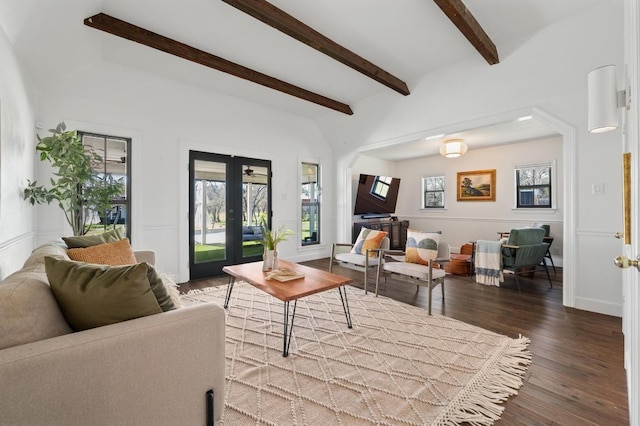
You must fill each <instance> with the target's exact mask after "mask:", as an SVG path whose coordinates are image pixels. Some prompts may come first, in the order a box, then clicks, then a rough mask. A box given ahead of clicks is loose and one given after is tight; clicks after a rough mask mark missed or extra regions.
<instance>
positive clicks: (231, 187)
mask: <svg viewBox="0 0 640 426" xmlns="http://www.w3.org/2000/svg"><path fill="white" fill-rule="evenodd" d="M196 160H200V161H209V162H217V163H224V164H225V166H226V173H225V178H226V193H225V197H226V212H225V213H226V216H225V217H226V226H225V242H226V257H225V258H224V259H222V260H215V261H211V262H199V263H195V232H194V230H195V221H194V219H195V218H194V216H195V211H194V205H195V203H194V199H195V185H194V180H195V167H194V165H195V161H196ZM247 165H250V166H256V167H265V168H266V169H267V176H266V177H267V203H268V206H269V208H268V212H267V221H268V225H269V227H271V217H272V204H271V161H270V160H262V159H256V158H247V157H238V156H232V155H224V154H215V153H210V152H203V151H194V150H190V151H189V279H190V280H194V279H200V278H207V277H212V276H216V275H221V274H222V268H223V267H224V266H226V265H233V264H238V263H247V262H255V261H258V260H262V256H261V255H255V256H250V257H249V256H248V257H243V238H242V225H243V223H242V203H243V199H242V198H243V197H242V189H243V175H244V169H243V166H247Z"/></svg>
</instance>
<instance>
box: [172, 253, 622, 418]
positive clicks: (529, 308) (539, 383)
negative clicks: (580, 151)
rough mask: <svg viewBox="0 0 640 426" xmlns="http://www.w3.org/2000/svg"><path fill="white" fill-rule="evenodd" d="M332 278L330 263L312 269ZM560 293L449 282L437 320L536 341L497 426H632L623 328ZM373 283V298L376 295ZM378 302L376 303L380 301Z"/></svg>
mask: <svg viewBox="0 0 640 426" xmlns="http://www.w3.org/2000/svg"><path fill="white" fill-rule="evenodd" d="M304 264H305V265H307V266H311V267H316V268H319V269H324V270H328V266H329V260H328V259H319V260H314V261H310V262H304ZM333 271H334V272H335V273H337V274H340V275H345V276H349V277H351V278H353V280H354V282H353V285H354V286H355V287H359V288H363V274H362V272H358V271H354V270H352V269H349V268H345V267H341V266H337V265H336V266H334V270H333ZM551 277H552V279H553V288H551V289H550V288H549V283H548V281H547V280H546V277H544V274H543V273H537V274H536V277H535V278H533V279H528V278H523V279H521V286H522V291H521V292H518V290H517V287H516V284H515V280H514V278H513V276H507V277H506V278H505V283H504V284H503V287H500V288H498V287H488V286H484V285H478V284H476V283H475V281H473V280H472V279H470V278H468V277H464V276H457V275H448V276H447V280H446V284H445V302H444V303H442V298H441V292H440V289H439V288H436V289H435V290H434V292H433V297H434V300H433V308H432V309H433V311H432V312H433V313H434V314H442V315H446V316H448V317H451V318H455V319H458V320H460V321H464V322H466V323H469V324H473V325H476V326H479V327H483V328H485V329H487V330H491V331H494V332H496V333H501V334H504V335H507V336H511V337H517V336H518V335H523V336H526V337H528V338H529V339H531V345H530V346H529V349H530V350H531V353H532V355H533V359H532V364H531V366H530V367H529V369H528V370H527V373H526V376H525V383H524V385H523V386H522V388H521V389H520V390H519V392H518V395H515V396H513V397H511V398H509V400H508V401H507V402H506V403H504V407H505V411H504V413H503V414H502V419H501V420H500V421H499V422H497V423H496V425H627V424H629V421H628V406H627V392H626V377H625V370H624V365H623V336H622V320H621V319H620V318H616V317H611V316H607V315H601V314H595V313H591V312H585V311H581V310H577V309H572V308H566V307H564V306H562V269H561V268H558V271H557V274H555V275H554V274H553V270H551ZM226 283H227V277H216V278H212V279H206V280H199V281H192V282H189V283H184V284H182V285H181V286H180V288H181V291H183V292H186V291H188V290H191V289H195V288H202V287H208V286H215V285H221V284H226ZM373 287H374V284H373V280H372V279H371V278H370V282H369V290H370V291H373ZM380 294H381V295H383V296H387V297H391V298H393V299H396V300H399V301H402V302H405V303H408V304H411V305H415V306H420V307H426V306H427V305H426V304H427V291H426V289H424V288H422V289H420V291H419V292H416V287H415V286H414V285H412V284H410V283H406V282H402V281H396V280H393V279H389V280H388V281H387V282H386V284H385V283H381V288H380ZM372 297H373V295H372Z"/></svg>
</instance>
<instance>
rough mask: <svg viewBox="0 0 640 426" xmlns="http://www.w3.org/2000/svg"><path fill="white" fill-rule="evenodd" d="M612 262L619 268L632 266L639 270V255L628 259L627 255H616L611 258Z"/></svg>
mask: <svg viewBox="0 0 640 426" xmlns="http://www.w3.org/2000/svg"><path fill="white" fill-rule="evenodd" d="M613 263H614V264H615V265H616V266H617V267H618V268H620V269H626V268H629V267H631V266H634V267H635V268H636V269H638V271H640V255H638V257H636V258H635V259H629V258H628V257H627V256H618V257H616V258H615V259H613Z"/></svg>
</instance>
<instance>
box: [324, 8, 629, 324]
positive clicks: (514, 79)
mask: <svg viewBox="0 0 640 426" xmlns="http://www.w3.org/2000/svg"><path fill="white" fill-rule="evenodd" d="M622 6H623V4H622V1H620V0H615V1H610V2H605V3H604V4H602V5H599V6H596V7H594V8H592V9H589V10H587V11H586V12H584V13H582V14H580V15H576V16H573V17H570V18H568V19H565V20H562V21H559V22H557V23H556V24H554V25H551V26H549V27H547V28H545V29H543V30H541V31H539V32H537V33H535V34H533V35H531V36H530V37H528V38H525V39H522V40H517V41H515V42H511V43H510V44H508V45H499V46H498V51H499V53H500V57H501V62H500V63H499V64H497V65H494V66H489V65H487V64H486V62H484V61H483V60H482V58H480V57H474V58H470V59H468V60H466V61H464V62H460V63H458V64H456V65H453V66H450V67H447V68H444V69H441V70H439V71H436V72H433V73H431V74H428V75H425V76H422V77H421V78H419V79H417V80H415V81H409V87H410V90H411V92H412V93H411V95H410V96H407V97H401V96H398V95H397V94H394V93H391V92H390V91H388V90H386V91H381V92H380V93H379V94H377V95H376V96H372V97H370V98H368V99H366V100H364V101H362V102H359V103H357V104H356V105H354V106H353V109H354V112H355V114H354V116H352V117H339V116H329V115H327V116H326V117H323V118H322V119H321V120H319V121H318V123H319V126H320V128H321V130H322V132H323V134H324V135H325V137H326V139H327V140H329V142H330V143H331V144H332V145H333V146H334V147H335V149H336V159H337V172H338V177H337V179H338V180H339V181H343V182H345V187H346V184H347V183H348V182H349V181H350V179H351V172H350V171H349V168H350V167H351V165H352V164H353V159H354V157H357V155H358V154H357V153H358V152H359V151H362V150H364V149H366V147H367V146H368V145H371V146H374V145H379V144H380V143H382V142H384V141H388V140H393V139H401V138H402V137H403V136H408V135H419V134H424V135H425V136H426V135H429V134H436V133H439V131H438V130H439V129H445V128H446V129H452V130H453V129H454V128H455V125H456V123H470V122H474V121H482V120H484V119H487V118H488V117H492V116H496V115H501V114H506V113H509V112H512V111H516V110H522V109H532V108H538V109H540V110H542V111H545V112H546V113H547V114H549V116H551V117H554V118H555V119H557V120H559V121H561V122H563V123H567V124H568V126H569V127H571V128H572V129H571V130H570V131H569V133H572V137H573V139H574V142H575V143H574V142H570V143H568V144H567V146H565V149H567V150H568V151H565V152H569V156H565V157H566V158H565V159H564V160H565V161H568V162H569V163H570V164H571V165H572V169H571V170H569V171H568V172H569V173H570V174H569V175H568V176H567V178H568V183H567V184H568V185H569V186H570V187H571V189H572V192H571V193H569V194H567V197H568V198H569V199H570V203H569V204H568V205H565V209H566V214H568V215H569V216H570V217H569V219H571V220H570V222H572V228H571V231H570V232H571V234H570V235H567V234H566V232H567V231H565V235H564V237H565V238H564V239H565V241H564V245H565V247H575V248H574V249H573V251H572V253H567V252H566V250H565V253H564V259H565V262H566V261H568V259H569V258H573V259H575V260H572V262H573V268H571V269H572V270H575V275H574V276H572V277H570V281H571V282H570V283H569V284H570V287H571V288H572V289H571V291H570V292H569V293H565V300H564V303H565V304H566V305H568V306H574V307H578V308H583V309H587V310H591V311H595V312H601V313H607V314H613V315H621V302H622V293H621V278H620V272H619V271H618V270H617V269H616V268H615V267H613V266H612V262H611V259H612V258H614V257H615V256H617V255H618V254H620V243H619V242H618V241H617V240H615V239H614V238H613V237H612V236H613V234H614V233H615V232H617V231H619V230H620V226H621V220H620V218H621V199H622V196H621V188H620V164H621V160H620V157H621V146H622V144H621V132H620V131H619V130H618V131H615V132H610V133H607V134H599V135H595V134H594V135H592V134H589V133H588V132H587V128H586V127H587V123H586V117H587V92H586V86H587V84H586V78H587V74H588V73H589V71H591V70H592V69H594V68H597V67H599V66H602V65H606V64H617V65H618V70H619V72H620V74H621V72H622V71H621V70H622V63H623V19H622V18H623V15H622V13H623V10H622V9H623V7H622ZM458 130H465V129H458ZM567 140H568V141H571V138H568V139H567ZM343 170H344V171H343ZM594 183H597V184H602V185H604V188H605V193H604V194H602V195H593V194H592V193H591V187H592V184H594ZM347 192H348V188H345V189H344V190H342V192H341V193H340V194H338V197H339V200H340V201H339V202H338V207H340V206H341V203H342V204H344V203H346V201H345V200H347V199H349V196H350V194H347ZM337 215H339V216H338V219H339V220H338V226H339V229H338V235H339V238H345V237H346V236H348V235H349V227H350V219H351V216H350V215H347V214H346V213H345V212H344V211H339V212H338V213H337ZM340 215H341V216H340ZM564 222H565V224H566V223H567V220H565V221H564ZM574 222H575V223H574ZM567 266H568V265H566V264H565V267H567ZM569 267H571V265H569Z"/></svg>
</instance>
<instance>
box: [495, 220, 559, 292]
mask: <svg viewBox="0 0 640 426" xmlns="http://www.w3.org/2000/svg"><path fill="white" fill-rule="evenodd" d="M544 234H545V230H544V229H542V228H520V229H512V230H511V232H510V233H509V239H508V240H507V242H506V243H505V244H503V245H502V264H503V267H504V269H507V270H509V271H511V272H513V274H514V276H515V279H516V284H517V286H518V291H520V280H519V279H518V275H522V274H532V273H534V272H535V271H541V270H544V271H545V273H546V274H547V279H548V280H549V287H553V284H552V283H551V276H549V271H548V270H547V263H546V260H545V255H546V254H547V251H548V250H549V244H547V243H545V242H544V241H543V239H544Z"/></svg>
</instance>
